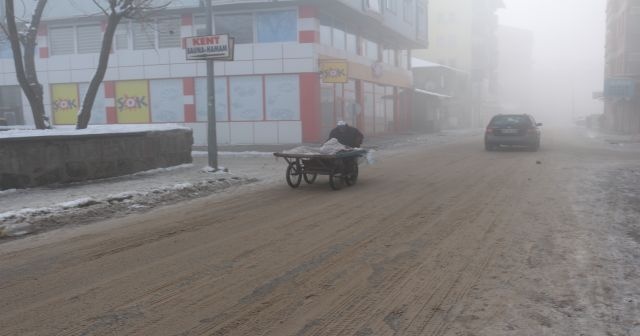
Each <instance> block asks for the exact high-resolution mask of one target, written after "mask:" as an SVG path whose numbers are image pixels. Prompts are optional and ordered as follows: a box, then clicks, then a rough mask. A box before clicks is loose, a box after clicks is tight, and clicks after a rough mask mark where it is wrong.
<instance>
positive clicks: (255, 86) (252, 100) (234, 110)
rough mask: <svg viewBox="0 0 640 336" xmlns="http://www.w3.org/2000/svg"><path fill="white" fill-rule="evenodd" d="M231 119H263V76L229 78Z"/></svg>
mask: <svg viewBox="0 0 640 336" xmlns="http://www.w3.org/2000/svg"><path fill="white" fill-rule="evenodd" d="M229 95H230V97H231V101H230V105H231V120H232V121H251V120H263V115H262V114H263V105H262V99H263V97H262V77H260V76H241V77H231V78H229Z"/></svg>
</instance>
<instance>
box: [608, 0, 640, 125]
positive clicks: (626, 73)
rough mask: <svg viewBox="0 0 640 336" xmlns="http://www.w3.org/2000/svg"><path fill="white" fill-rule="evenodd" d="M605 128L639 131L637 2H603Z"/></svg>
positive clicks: (639, 22) (639, 17) (639, 7)
mask: <svg viewBox="0 0 640 336" xmlns="http://www.w3.org/2000/svg"><path fill="white" fill-rule="evenodd" d="M605 54H606V60H605V84H604V101H605V114H604V116H605V118H604V119H605V127H606V128H607V129H608V130H610V131H614V132H619V133H635V134H637V133H640V85H639V84H640V83H639V81H640V1H638V0H609V1H608V2H607V35H606V47H605Z"/></svg>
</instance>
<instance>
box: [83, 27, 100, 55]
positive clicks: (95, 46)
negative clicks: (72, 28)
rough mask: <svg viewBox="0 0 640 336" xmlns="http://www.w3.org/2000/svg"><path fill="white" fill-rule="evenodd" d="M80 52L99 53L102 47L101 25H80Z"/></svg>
mask: <svg viewBox="0 0 640 336" xmlns="http://www.w3.org/2000/svg"><path fill="white" fill-rule="evenodd" d="M77 30H78V53H79V54H89V53H99V52H100V48H101V47H102V27H100V26H99V25H91V26H78V28H77Z"/></svg>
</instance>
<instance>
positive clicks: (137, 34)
mask: <svg viewBox="0 0 640 336" xmlns="http://www.w3.org/2000/svg"><path fill="white" fill-rule="evenodd" d="M132 35H133V49H136V50H139V49H155V47H156V30H155V26H154V25H153V23H152V22H148V23H144V22H143V23H134V24H133V34H132Z"/></svg>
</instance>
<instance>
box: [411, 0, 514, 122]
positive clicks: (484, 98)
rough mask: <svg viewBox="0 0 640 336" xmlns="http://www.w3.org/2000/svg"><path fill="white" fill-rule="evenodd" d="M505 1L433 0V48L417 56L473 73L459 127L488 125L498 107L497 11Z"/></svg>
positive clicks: (430, 15) (430, 32) (431, 11)
mask: <svg viewBox="0 0 640 336" xmlns="http://www.w3.org/2000/svg"><path fill="white" fill-rule="evenodd" d="M503 7H504V4H503V2H502V0H431V1H429V24H430V26H429V49H428V50H420V51H414V56H416V57H418V58H422V59H425V60H428V61H431V62H434V63H437V64H441V65H444V66H449V67H452V68H455V69H460V70H462V71H464V72H467V73H469V81H468V85H469V89H468V90H465V91H464V92H465V93H466V94H468V95H469V96H468V97H466V98H463V97H460V99H461V100H466V104H465V105H461V106H459V107H457V108H458V110H456V111H451V113H452V114H455V115H456V118H455V119H456V120H457V121H458V125H457V126H458V127H478V126H484V123H485V122H486V121H487V120H488V118H489V117H490V115H491V114H492V113H493V112H494V110H495V106H496V105H497V101H496V97H495V87H496V84H495V81H496V70H497V64H498V57H497V55H498V49H497V48H498V43H497V37H496V29H497V27H498V18H497V15H496V11H497V10H498V9H499V8H503Z"/></svg>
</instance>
